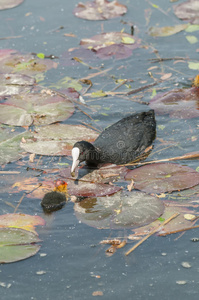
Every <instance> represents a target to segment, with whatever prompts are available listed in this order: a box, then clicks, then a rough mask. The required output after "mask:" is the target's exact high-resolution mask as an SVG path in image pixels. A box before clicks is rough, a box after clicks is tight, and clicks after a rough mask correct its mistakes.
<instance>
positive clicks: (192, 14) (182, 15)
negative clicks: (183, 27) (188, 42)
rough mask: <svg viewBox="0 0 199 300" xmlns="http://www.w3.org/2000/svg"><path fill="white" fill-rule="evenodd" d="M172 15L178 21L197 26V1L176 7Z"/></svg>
mask: <svg viewBox="0 0 199 300" xmlns="http://www.w3.org/2000/svg"><path fill="white" fill-rule="evenodd" d="M174 13H175V15H176V16H177V17H178V18H179V19H182V20H185V21H187V22H190V23H192V24H199V2H198V0H189V1H185V2H182V3H180V4H178V5H176V6H175V7H174Z"/></svg>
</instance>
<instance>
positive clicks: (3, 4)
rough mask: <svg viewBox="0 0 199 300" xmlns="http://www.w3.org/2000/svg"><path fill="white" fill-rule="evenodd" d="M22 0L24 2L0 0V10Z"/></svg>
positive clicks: (16, 4) (13, 5)
mask: <svg viewBox="0 0 199 300" xmlns="http://www.w3.org/2000/svg"><path fill="white" fill-rule="evenodd" d="M23 2H24V0H1V1H0V10H3V9H9V8H13V7H16V6H18V5H20V4H21V3H23Z"/></svg>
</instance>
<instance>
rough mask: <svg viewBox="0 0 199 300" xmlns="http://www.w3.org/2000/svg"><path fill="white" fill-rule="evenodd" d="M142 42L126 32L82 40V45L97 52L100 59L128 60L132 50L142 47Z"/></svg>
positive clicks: (107, 33)
mask: <svg viewBox="0 0 199 300" xmlns="http://www.w3.org/2000/svg"><path fill="white" fill-rule="evenodd" d="M140 43H141V40H140V39H139V38H137V37H135V36H132V35H130V34H128V33H125V32H106V33H102V34H99V35H95V36H93V37H92V38H88V39H82V40H81V42H80V45H82V46H83V47H84V48H86V49H90V50H93V51H95V53H96V55H97V56H99V57H100V58H103V59H107V58H109V57H110V56H115V57H116V58H118V59H122V58H126V57H128V56H130V55H131V54H132V50H134V49H136V48H138V47H140Z"/></svg>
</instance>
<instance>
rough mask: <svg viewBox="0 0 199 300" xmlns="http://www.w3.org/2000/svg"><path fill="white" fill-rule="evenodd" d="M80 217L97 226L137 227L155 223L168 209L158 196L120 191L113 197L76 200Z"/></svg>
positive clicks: (76, 210) (88, 223)
mask: <svg viewBox="0 0 199 300" xmlns="http://www.w3.org/2000/svg"><path fill="white" fill-rule="evenodd" d="M74 209H75V214H76V217H77V218H78V220H80V221H82V222H83V223H86V224H87V225H89V226H93V227H97V228H100V229H101V228H102V229H105V228H111V229H112V228H115V229H120V228H135V227H139V226H143V225H144V224H148V223H151V222H152V221H154V220H156V219H157V218H158V217H159V216H160V215H162V214H163V212H164V204H163V202H162V201H161V200H159V199H158V198H157V197H154V196H151V195H148V194H145V193H142V192H135V191H134V192H130V193H127V194H123V193H117V194H115V195H113V196H111V197H102V198H100V197H99V198H86V199H84V200H82V201H80V202H77V203H75V206H74Z"/></svg>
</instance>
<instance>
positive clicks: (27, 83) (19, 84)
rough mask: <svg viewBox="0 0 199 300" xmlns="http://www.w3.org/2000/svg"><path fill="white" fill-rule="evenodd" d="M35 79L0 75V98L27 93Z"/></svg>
mask: <svg viewBox="0 0 199 300" xmlns="http://www.w3.org/2000/svg"><path fill="white" fill-rule="evenodd" d="M35 83H36V82H35V79H34V78H32V77H30V76H27V75H21V74H8V73H7V74H0V96H9V95H15V94H20V93H22V92H28V91H30V90H31V87H32V86H33V85H34V84H35Z"/></svg>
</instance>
